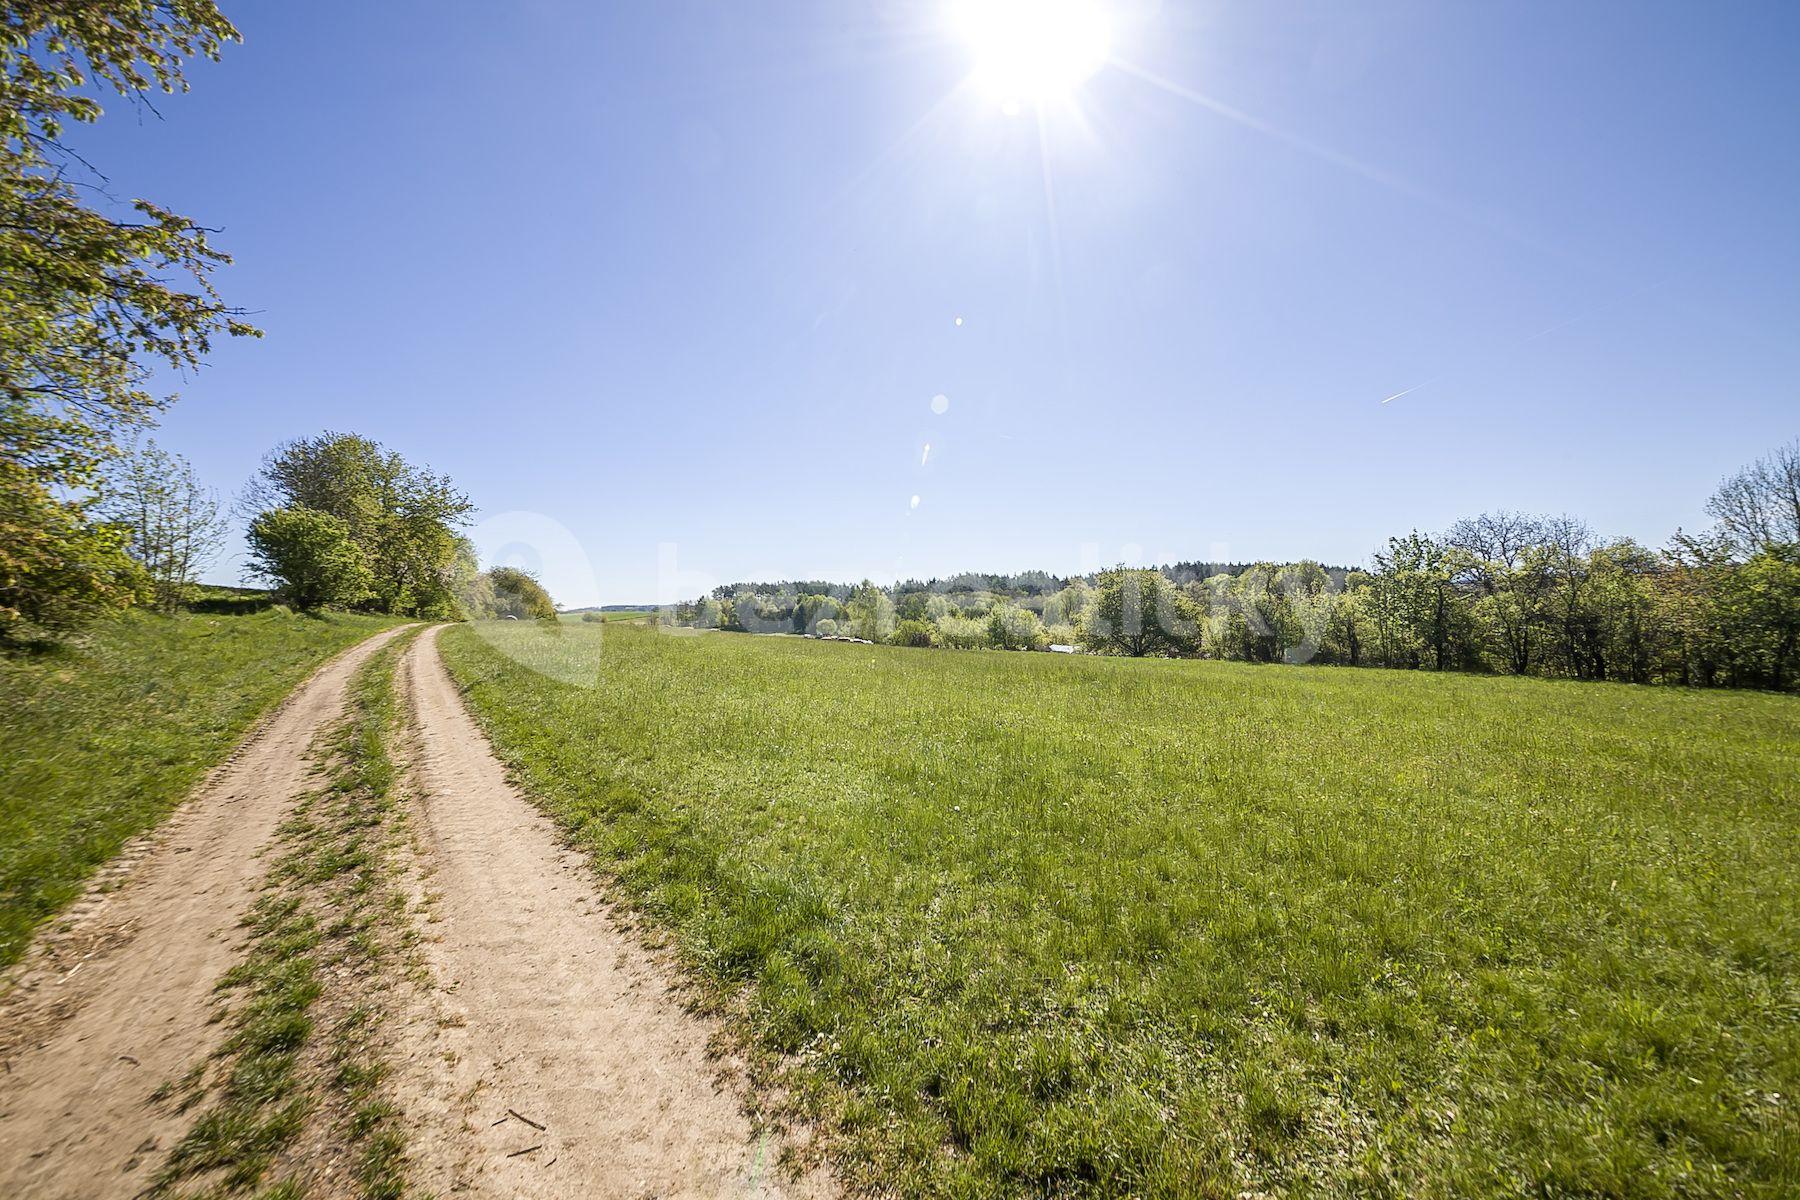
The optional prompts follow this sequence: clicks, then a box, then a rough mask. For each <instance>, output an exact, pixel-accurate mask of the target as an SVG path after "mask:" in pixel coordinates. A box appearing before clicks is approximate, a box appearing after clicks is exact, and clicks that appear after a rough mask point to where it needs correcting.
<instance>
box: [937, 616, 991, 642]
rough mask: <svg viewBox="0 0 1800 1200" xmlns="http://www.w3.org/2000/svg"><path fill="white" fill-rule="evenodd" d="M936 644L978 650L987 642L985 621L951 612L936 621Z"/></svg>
mask: <svg viewBox="0 0 1800 1200" xmlns="http://www.w3.org/2000/svg"><path fill="white" fill-rule="evenodd" d="M937 629H938V644H939V645H942V646H949V647H950V648H951V649H953V650H979V649H981V648H982V647H984V646H986V645H987V644H988V629H987V622H986V621H981V620H977V619H975V618H974V617H961V616H957V615H956V614H955V613H951V614H950V615H949V616H947V617H945V618H944V619H943V620H941V621H939V622H938V627H937Z"/></svg>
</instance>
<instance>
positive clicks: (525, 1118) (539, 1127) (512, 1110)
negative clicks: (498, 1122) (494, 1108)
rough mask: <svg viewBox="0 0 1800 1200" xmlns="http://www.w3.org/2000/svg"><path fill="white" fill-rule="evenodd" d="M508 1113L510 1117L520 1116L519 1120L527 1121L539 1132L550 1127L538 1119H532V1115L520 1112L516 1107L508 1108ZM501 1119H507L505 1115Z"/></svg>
mask: <svg viewBox="0 0 1800 1200" xmlns="http://www.w3.org/2000/svg"><path fill="white" fill-rule="evenodd" d="M506 1115H507V1116H509V1117H517V1118H519V1120H521V1121H523V1122H525V1123H526V1124H527V1125H529V1126H531V1127H532V1128H533V1129H535V1130H537V1131H538V1132H539V1133H542V1132H544V1130H546V1129H548V1128H550V1127H549V1126H548V1125H539V1124H538V1123H537V1122H536V1121H534V1120H532V1119H531V1118H530V1117H528V1116H526V1115H525V1114H524V1113H522V1112H520V1111H519V1110H518V1109H516V1108H509V1109H507V1110H506ZM501 1119H502V1120H505V1117H502V1118H501Z"/></svg>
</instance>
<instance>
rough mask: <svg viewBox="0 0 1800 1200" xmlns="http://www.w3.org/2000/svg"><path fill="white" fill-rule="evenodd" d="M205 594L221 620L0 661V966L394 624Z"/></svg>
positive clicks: (164, 624)
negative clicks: (328, 669) (340, 661)
mask: <svg viewBox="0 0 1800 1200" xmlns="http://www.w3.org/2000/svg"><path fill="white" fill-rule="evenodd" d="M213 591H214V592H217V593H219V594H218V595H210V594H209V596H208V598H207V600H206V603H207V604H208V605H212V606H216V607H217V608H218V609H220V610H221V611H220V612H214V613H196V612H188V613H182V614H180V615H178V616H173V617H165V616H158V615H155V614H153V613H149V612H146V611H142V610H133V611H130V612H127V613H125V614H123V615H121V616H119V617H117V618H114V619H110V620H106V621H102V622H100V623H98V624H96V625H94V626H93V627H91V628H90V629H89V630H88V631H87V632H86V633H85V634H83V635H82V636H81V637H79V638H78V639H76V640H75V641H74V642H72V643H71V644H69V645H67V646H64V647H62V648H60V649H55V650H48V651H42V652H39V653H34V654H25V655H18V656H11V657H0V712H4V713H5V714H6V719H5V720H4V721H0V798H3V799H0V966H5V965H6V964H7V963H10V962H12V961H13V960H14V959H16V958H17V957H18V956H19V955H20V954H21V953H23V952H24V949H25V946H26V945H27V943H28V942H29V940H30V937H31V932H32V930H33V929H35V928H36V927H37V925H38V923H39V922H41V921H42V920H44V918H46V917H48V916H50V915H52V914H54V913H55V912H56V911H57V910H58V909H60V908H61V907H62V906H63V905H65V904H67V903H68V902H69V901H70V900H72V899H74V898H75V897H76V896H77V895H79V894H80V892H81V889H82V887H83V886H84V885H85V883H86V882H87V879H88V876H89V875H91V874H92V873H93V871H94V869H95V868H96V867H98V866H99V865H100V864H101V863H104V862H105V861H107V860H108V859H110V858H111V857H113V855H115V854H117V853H118V852H119V849H120V847H121V846H123V845H124V844H125V842H126V841H127V840H128V839H130V838H132V837H134V836H136V835H137V834H139V833H142V832H144V831H145V830H147V829H149V828H151V827H152V826H153V825H155V824H156V823H157V822H158V821H160V820H161V819H162V818H163V817H164V816H166V815H167V814H168V813H169V811H170V810H171V809H172V808H174V807H175V805H176V804H178V803H180V802H181V800H182V799H183V798H185V797H186V795H187V793H188V792H189V791H190V790H191V789H192V788H193V786H194V784H195V783H196V782H198V780H199V779H200V777H201V776H202V775H203V774H204V773H205V772H206V771H207V770H208V769H209V768H210V767H212V766H213V765H214V764H216V763H217V762H219V760H221V759H222V758H224V757H225V755H226V754H227V753H228V752H229V751H230V750H231V748H232V747H233V746H234V745H236V744H237V741H238V739H239V738H240V737H241V736H242V734H243V733H244V731H245V729H246V728H248V727H249V725H250V724H251V722H253V721H254V720H255V719H256V718H257V717H258V716H260V715H261V714H262V713H263V712H264V711H266V710H267V709H268V708H269V707H270V706H271V705H273V704H274V703H275V702H276V701H278V700H280V699H281V698H282V697H283V696H285V695H287V694H288V693H289V692H290V691H292V690H293V689H294V687H295V686H296V685H297V684H298V683H299V682H300V681H301V680H302V679H304V678H305V677H306V676H307V675H308V674H309V673H310V672H311V671H312V669H313V668H314V667H316V666H318V665H319V664H320V663H321V662H323V661H324V660H325V659H326V658H328V657H330V656H331V655H332V654H335V653H336V652H337V651H339V650H342V649H343V648H345V647H346V646H349V645H351V644H352V643H354V642H358V641H361V640H362V639H363V638H365V637H367V636H368V635H369V634H371V633H374V632H375V631H376V630H379V629H383V628H385V627H387V626H389V625H392V624H394V621H393V620H392V619H391V618H387V617H374V616H354V615H350V614H345V613H332V614H329V615H321V616H301V615H296V614H294V613H291V612H289V611H288V610H286V609H284V608H270V607H268V606H267V598H266V596H264V597H259V596H258V595H255V594H249V593H241V592H232V591H230V590H229V589H213ZM259 609H260V610H261V611H258V610H259Z"/></svg>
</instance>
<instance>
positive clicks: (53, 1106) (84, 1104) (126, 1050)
mask: <svg viewBox="0 0 1800 1200" xmlns="http://www.w3.org/2000/svg"><path fill="white" fill-rule="evenodd" d="M402 628H404V627H402ZM399 632H400V630H399V629H391V630H386V631H384V632H382V633H379V634H376V635H375V636H374V637H372V638H369V639H367V640H365V641H363V642H361V643H360V644H358V645H356V646H354V647H352V648H351V649H349V650H347V651H345V652H344V653H342V654H340V655H338V656H337V657H336V658H334V659H332V660H331V661H330V662H328V663H326V664H325V665H324V666H322V667H320V668H319V669H318V670H317V671H315V672H314V673H313V675H312V676H311V677H310V678H308V679H307V680H306V682H304V683H302V684H301V685H300V686H299V687H298V688H296V689H295V690H294V692H293V693H292V694H291V695H290V696H289V697H288V699H287V700H285V701H284V702H283V703H282V704H281V706H280V707H279V708H277V709H276V710H275V712H274V713H273V714H272V715H271V716H270V717H268V718H267V719H266V720H265V721H264V722H262V724H261V725H260V726H259V727H258V728H257V729H256V730H254V731H253V732H252V733H251V735H250V736H249V737H248V738H247V739H246V740H245V741H244V743H243V744H242V745H241V746H240V747H239V748H238V749H237V750H236V751H234V752H233V753H232V755H231V757H230V758H229V759H227V760H226V762H225V763H224V764H222V765H221V766H219V767H218V768H216V769H215V770H214V771H213V773H212V774H211V775H210V776H208V778H207V779H206V781H205V782H203V783H202V784H201V785H200V787H199V788H198V789H196V790H195V792H194V794H193V796H191V797H190V798H189V799H188V800H187V801H186V802H185V803H184V804H183V805H182V806H181V807H180V808H178V809H177V810H176V811H175V813H174V815H172V816H171V817H170V818H169V819H168V820H167V821H166V822H164V823H163V824H162V826H161V827H159V828H158V829H157V830H156V831H155V832H154V833H152V834H150V835H148V836H147V837H146V838H145V839H144V840H142V841H140V842H139V843H138V844H137V845H135V846H134V847H132V848H131V849H129V850H128V851H127V853H126V854H125V855H124V856H122V859H121V861H120V863H119V864H118V865H117V866H115V867H114V868H111V869H108V870H105V871H103V872H102V873H101V876H100V878H99V879H98V880H96V882H95V885H94V886H93V887H91V888H90V889H89V892H88V894H87V896H86V897H84V899H83V900H81V901H80V902H78V903H77V904H76V905H75V906H74V907H73V908H71V909H70V910H69V912H68V913H66V914H64V916H63V917H62V918H61V919H60V920H59V921H57V922H56V923H54V924H53V925H52V926H51V927H50V928H51V929H53V930H55V932H46V934H44V935H43V936H41V937H40V938H39V940H38V943H37V944H36V945H35V946H34V947H33V949H32V950H31V951H30V952H28V953H27V955H26V958H25V961H24V962H23V963H22V964H21V965H20V966H19V967H18V968H16V969H15V970H14V972H13V973H12V976H11V979H10V982H11V984H12V986H11V987H10V988H8V989H7V990H6V992H5V993H4V995H0V1060H4V1063H5V1071H4V1073H3V1074H0V1196H5V1197H7V1198H8V1200H35V1198H40V1197H41V1198H52V1197H54V1198H59V1200H60V1198H65V1197H105V1196H133V1195H136V1194H137V1193H138V1192H140V1191H141V1190H142V1189H143V1188H144V1187H145V1185H146V1184H147V1183H148V1182H149V1178H150V1175H151V1173H152V1172H153V1171H155V1170H156V1168H157V1167H158V1166H159V1165H160V1163H161V1160H162V1158H163V1155H164V1154H165V1153H166V1152H167V1151H168V1149H169V1148H170V1147H171V1146H172V1145H174V1143H175V1142H176V1141H177V1140H179V1138H180V1136H181V1134H182V1133H183V1132H184V1131H185V1130H186V1128H187V1126H188V1124H189V1123H190V1122H191V1120H192V1119H193V1116H194V1114H192V1113H189V1114H186V1115H182V1114H180V1113H178V1112H175V1111H173V1108H172V1107H171V1106H152V1105H150V1104H149V1103H148V1101H149V1099H150V1097H151V1094H152V1093H153V1092H154V1091H156V1089H157V1088H158V1087H159V1086H161V1085H162V1084H163V1083H164V1082H166V1081H170V1080H176V1079H179V1078H180V1077H181V1075H183V1074H184V1073H185V1072H186V1071H187V1070H188V1069H189V1068H190V1067H192V1066H194V1065H195V1064H196V1063H198V1062H200V1061H202V1060H203V1059H204V1058H205V1057H206V1056H207V1055H208V1054H209V1053H210V1052H211V1051H212V1050H213V1049H214V1048H215V1047H216V1046H217V1045H218V1043H219V1042H220V1040H221V1039H222V1038H223V1037H224V1035H225V1032H226V1030H225V1027H224V1026H223V1025H222V1024H216V1023H211V1022H210V1018H211V1017H212V1016H213V1013H214V1010H215V1007H216V996H215V991H214V989H215V986H216V985H217V983H218V981H219V978H220V976H222V975H223V974H224V973H225V972H226V971H227V970H228V969H230V968H231V967H232V966H233V965H234V964H236V962H237V961H238V959H239V957H240V954H241V951H242V945H243V935H242V931H241V930H240V928H239V921H240V918H241V917H242V916H243V914H244V912H245V911H246V909H248V907H249V906H250V904H251V902H252V901H253V900H254V898H255V896H256V894H257V889H258V885H259V884H260V883H261V881H262V879H263V877H264V875H265V873H266V870H267V866H268V864H267V862H266V861H265V859H264V855H263V851H264V850H266V849H267V847H268V846H269V844H270V842H271V840H272V839H273V837H274V834H275V830H276V828H277V826H279V825H280V823H281V821H282V819H283V818H284V817H285V816H286V815H287V813H288V812H289V811H290V810H291V808H292V807H293V804H294V801H295V799H296V798H297V797H298V796H299V795H300V794H301V793H302V792H303V791H305V790H306V789H307V788H309V787H311V786H312V785H313V782H314V777H313V764H312V762H311V760H310V759H309V758H308V753H307V752H308V749H309V747H310V746H311V744H312V741H313V738H314V737H315V736H316V735H317V734H318V733H319V732H320V730H321V729H323V728H324V727H326V726H327V725H328V724H329V723H330V722H331V721H333V720H335V719H336V718H337V716H338V715H339V714H340V713H341V712H342V711H343V710H344V704H345V699H346V695H347V688H348V685H349V683H350V680H351V678H352V677H353V676H354V675H355V673H356V670H357V668H358V667H359V666H360V665H361V664H362V663H363V662H364V661H366V660H367V659H368V657H369V656H370V655H371V654H373V653H375V651H376V650H377V649H379V648H380V646H381V645H383V644H384V643H385V642H387V641H388V640H389V639H390V638H392V637H394V636H395V635H396V634H398V633H399Z"/></svg>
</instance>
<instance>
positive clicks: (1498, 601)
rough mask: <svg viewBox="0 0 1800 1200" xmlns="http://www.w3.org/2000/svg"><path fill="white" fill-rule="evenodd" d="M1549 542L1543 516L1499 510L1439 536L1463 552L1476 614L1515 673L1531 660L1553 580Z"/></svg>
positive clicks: (1527, 667)
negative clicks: (1474, 596) (1547, 547)
mask: <svg viewBox="0 0 1800 1200" xmlns="http://www.w3.org/2000/svg"><path fill="white" fill-rule="evenodd" d="M1548 541H1549V533H1548V530H1547V522H1546V521H1545V520H1544V519H1543V518H1541V517H1532V516H1527V515H1525V514H1524V513H1516V512H1506V511H1504V510H1502V511H1500V512H1495V513H1483V514H1481V515H1480V516H1479V517H1475V518H1473V519H1471V520H1465V521H1458V522H1457V523H1456V524H1455V525H1452V526H1451V527H1450V531H1449V532H1448V533H1446V534H1445V535H1444V542H1445V544H1446V545H1449V546H1451V547H1453V548H1455V549H1457V550H1460V551H1462V552H1463V554H1464V555H1465V556H1466V565H1465V572H1466V575H1467V578H1468V581H1469V582H1470V583H1471V584H1472V585H1473V587H1474V589H1475V591H1476V592H1477V595H1478V599H1477V601H1476V613H1475V616H1476V618H1477V620H1478V621H1479V622H1480V623H1481V624H1482V625H1483V626H1484V627H1485V628H1486V629H1488V630H1489V631H1490V632H1491V634H1492V637H1493V641H1494V643H1495V644H1496V645H1497V646H1498V647H1499V650H1500V658H1501V662H1502V663H1503V664H1504V666H1505V668H1506V669H1507V670H1509V671H1511V672H1512V673H1513V674H1515V675H1524V674H1527V673H1528V672H1529V671H1530V670H1531V667H1532V664H1533V663H1534V662H1535V661H1536V658H1535V656H1536V653H1537V633H1538V630H1539V628H1540V626H1542V625H1543V623H1544V620H1545V598H1546V596H1547V595H1548V594H1549V592H1550V588H1551V584H1552V582H1553V577H1552V573H1551V568H1550V556H1549V554H1548V552H1547V549H1546V544H1547V543H1548Z"/></svg>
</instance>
